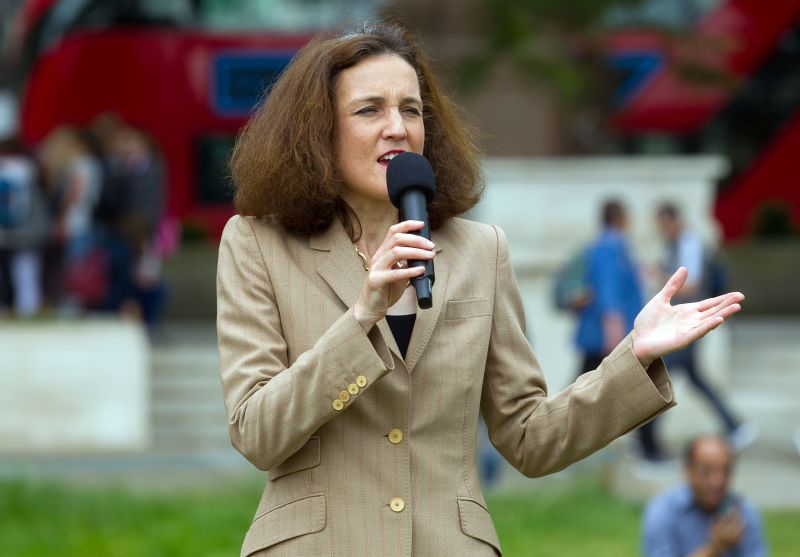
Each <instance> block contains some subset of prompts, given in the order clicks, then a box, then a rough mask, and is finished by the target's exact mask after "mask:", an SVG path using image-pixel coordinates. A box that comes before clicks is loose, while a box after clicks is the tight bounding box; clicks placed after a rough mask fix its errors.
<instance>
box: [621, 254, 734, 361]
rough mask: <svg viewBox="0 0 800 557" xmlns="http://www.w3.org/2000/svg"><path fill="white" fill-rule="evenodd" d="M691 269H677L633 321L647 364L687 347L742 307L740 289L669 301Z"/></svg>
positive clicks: (639, 350) (641, 358) (641, 357)
mask: <svg viewBox="0 0 800 557" xmlns="http://www.w3.org/2000/svg"><path fill="white" fill-rule="evenodd" d="M687 274H688V271H687V270H686V268H685V267H681V268H680V269H678V270H677V271H676V272H675V274H674V275H672V277H670V279H669V280H668V281H667V284H665V285H664V288H662V289H661V291H660V292H659V293H658V294H656V295H655V296H654V297H653V299H652V300H650V301H649V302H647V305H646V306H644V308H642V311H640V312H639V315H637V316H636V321H635V322H634V324H633V333H632V335H633V347H634V353H635V354H636V357H637V358H639V361H641V362H642V364H644V365H649V364H650V363H651V362H652V361H653V360H655V359H656V358H660V357H661V356H664V355H666V354H669V353H671V352H676V351H678V350H681V349H683V348H686V347H687V346H689V345H690V344H691V343H693V342H694V341H696V340H698V339H700V338H702V337H703V336H705V335H706V333H708V332H709V331H712V330H714V329H716V328H717V327H719V326H720V325H721V324H722V323H724V322H725V319H726V318H728V317H730V316H731V315H733V314H734V313H736V312H737V311H739V310H740V309H742V306H741V305H739V302H741V301H742V300H744V295H743V294H742V293H741V292H729V293H728V294H723V295H722V296H717V297H716V298H708V299H706V300H701V301H699V302H693V303H688V304H679V305H675V306H673V305H672V304H671V303H670V302H671V300H672V298H673V296H675V294H676V293H677V292H678V291H679V290H680V289H681V287H682V286H683V283H684V282H686V276H687Z"/></svg>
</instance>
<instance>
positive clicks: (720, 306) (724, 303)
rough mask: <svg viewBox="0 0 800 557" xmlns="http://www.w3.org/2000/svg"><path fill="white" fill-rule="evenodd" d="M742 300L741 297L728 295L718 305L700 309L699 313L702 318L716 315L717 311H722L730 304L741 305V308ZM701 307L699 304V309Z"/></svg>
mask: <svg viewBox="0 0 800 557" xmlns="http://www.w3.org/2000/svg"><path fill="white" fill-rule="evenodd" d="M740 301H741V299H740V298H737V297H735V296H728V297H726V298H725V299H723V300H722V301H721V302H720V303H718V304H717V305H715V306H712V307H710V308H708V309H706V310H705V311H700V312H699V313H698V315H699V316H700V317H701V318H704V317H708V316H709V315H716V314H717V313H719V312H721V311H722V310H724V309H725V308H727V307H730V306H739V309H741V307H742V306H741V305H740V304H739V302H740ZM699 307H700V306H698V309H699Z"/></svg>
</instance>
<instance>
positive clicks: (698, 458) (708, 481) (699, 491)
mask: <svg viewBox="0 0 800 557" xmlns="http://www.w3.org/2000/svg"><path fill="white" fill-rule="evenodd" d="M733 461H734V454H733V449H732V448H731V446H730V445H729V444H728V442H727V441H726V440H725V439H722V438H720V437H715V436H710V435H709V436H702V437H698V438H696V439H694V440H693V441H692V442H691V443H689V445H688V446H687V448H686V454H685V473H686V480H687V481H688V482H689V486H690V487H691V488H692V492H693V493H694V499H695V502H696V503H697V504H698V505H699V506H700V507H701V508H703V509H704V510H706V511H708V512H714V511H716V510H717V509H718V508H719V506H720V504H721V503H722V500H723V499H724V498H725V495H726V494H727V493H728V486H729V484H730V478H731V473H732V471H733Z"/></svg>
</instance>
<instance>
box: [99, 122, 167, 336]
mask: <svg viewBox="0 0 800 557" xmlns="http://www.w3.org/2000/svg"><path fill="white" fill-rule="evenodd" d="M92 131H93V133H94V135H95V136H96V137H97V139H98V141H99V143H100V145H101V146H102V151H103V153H104V166H105V169H106V176H105V179H104V180H103V192H102V195H101V196H100V203H99V204H98V207H97V210H96V211H95V215H96V217H97V219H98V222H99V224H100V226H101V229H102V231H103V239H104V245H105V247H106V250H107V255H108V259H109V276H110V279H109V289H108V293H107V296H106V300H105V303H104V307H105V309H108V310H112V311H122V312H123V313H125V314H129V315H133V316H134V317H137V318H139V319H141V320H142V321H143V323H144V324H145V326H146V328H147V330H148V332H149V333H150V334H151V335H153V334H155V332H156V330H157V327H158V324H159V322H160V319H161V314H162V312H163V307H164V303H165V299H166V286H165V284H164V280H163V276H162V265H163V260H164V258H165V257H167V256H168V255H169V254H170V253H171V250H172V249H174V243H175V241H176V238H175V234H176V233H177V231H176V230H173V229H167V226H168V225H167V224H166V223H165V219H164V206H165V203H164V198H165V183H164V182H165V177H164V165H163V162H162V160H161V157H160V156H159V155H158V152H157V149H156V147H155V145H154V143H153V141H152V140H151V138H150V137H149V136H148V135H147V134H146V133H144V132H143V131H141V130H139V129H137V128H135V127H133V126H130V125H129V124H127V123H125V122H123V121H122V120H121V119H119V118H118V117H116V116H114V115H111V114H107V115H103V116H101V117H99V118H98V119H96V120H95V121H94V122H93V123H92ZM166 236H170V237H166ZM167 244H169V245H167Z"/></svg>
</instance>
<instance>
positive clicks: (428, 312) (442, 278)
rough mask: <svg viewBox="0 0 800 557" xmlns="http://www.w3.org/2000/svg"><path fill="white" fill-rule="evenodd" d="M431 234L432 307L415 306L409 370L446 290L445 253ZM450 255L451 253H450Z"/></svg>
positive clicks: (427, 338) (436, 318) (433, 323)
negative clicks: (434, 278)
mask: <svg viewBox="0 0 800 557" xmlns="http://www.w3.org/2000/svg"><path fill="white" fill-rule="evenodd" d="M432 236H433V238H432V239H433V241H434V243H436V245H437V247H436V252H437V253H436V259H435V260H434V271H435V273H436V281H435V282H434V283H433V307H431V308H429V309H419V308H417V319H416V322H415V323H414V331H413V332H412V333H411V341H410V342H409V344H408V352H407V353H406V360H405V364H406V368H408V371H409V372H411V371H412V370H413V369H414V365H415V364H416V363H417V362H418V361H419V359H420V357H421V356H422V353H423V352H424V351H425V347H426V346H427V345H428V341H430V339H431V335H432V334H433V329H434V328H435V327H436V323H437V322H438V321H439V314H440V313H441V312H442V308H443V307H444V302H445V298H446V292H447V277H448V274H449V271H450V268H449V267H450V266H449V265H448V263H447V255H442V253H441V252H442V251H443V249H442V247H441V245H440V244H439V238H436V237H435V234H434V235H432ZM450 255H452V253H451V254H450Z"/></svg>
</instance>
